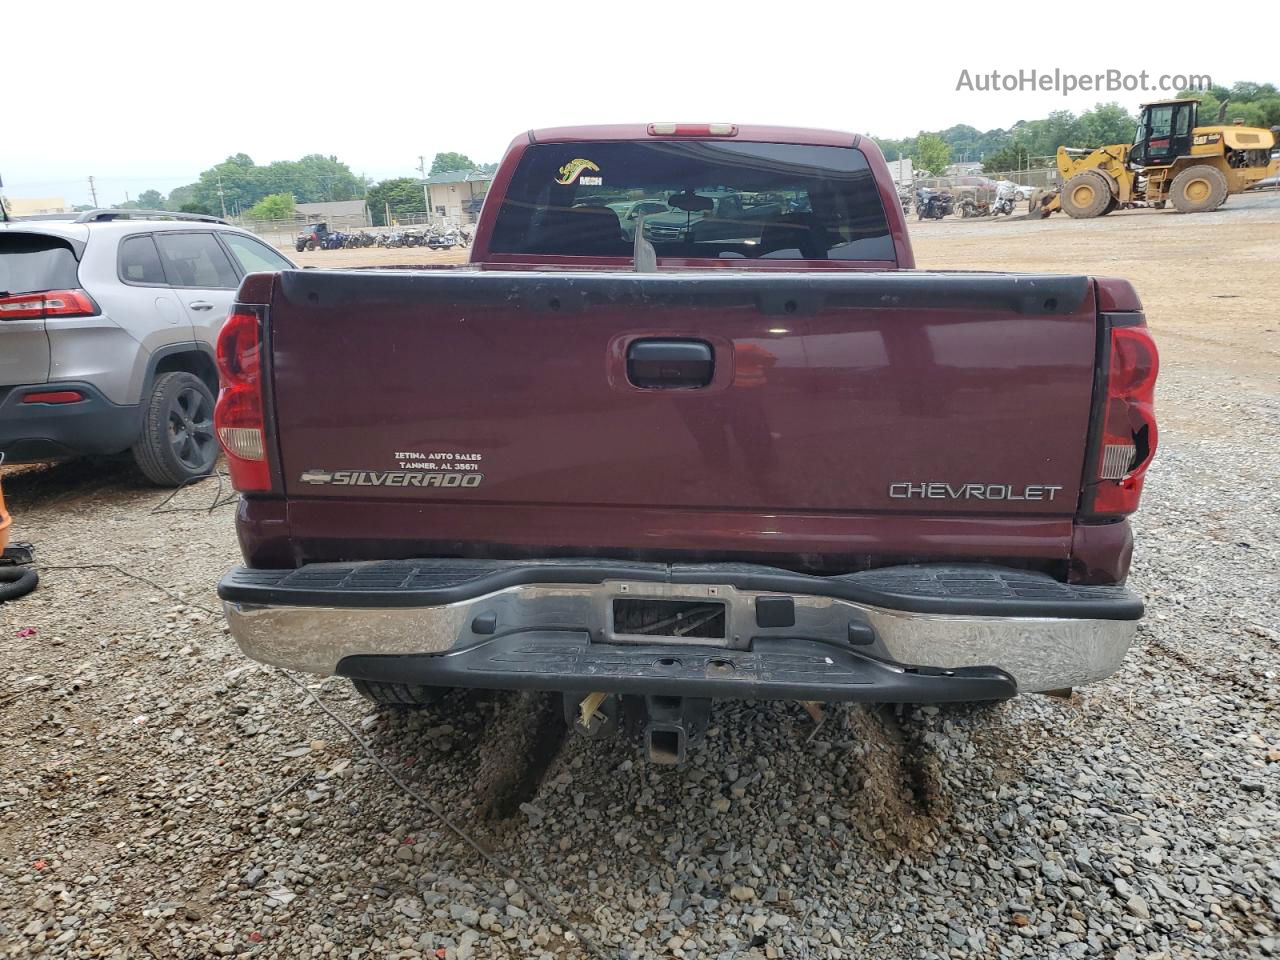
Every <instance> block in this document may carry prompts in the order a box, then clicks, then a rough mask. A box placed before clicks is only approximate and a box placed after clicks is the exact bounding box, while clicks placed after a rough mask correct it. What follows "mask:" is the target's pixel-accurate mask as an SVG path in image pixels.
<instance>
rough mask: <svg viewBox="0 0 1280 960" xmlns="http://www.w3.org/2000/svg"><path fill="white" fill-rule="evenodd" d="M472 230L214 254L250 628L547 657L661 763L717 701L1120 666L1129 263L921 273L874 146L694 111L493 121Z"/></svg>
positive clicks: (370, 679)
mask: <svg viewBox="0 0 1280 960" xmlns="http://www.w3.org/2000/svg"><path fill="white" fill-rule="evenodd" d="M642 200H643V201H646V202H645V203H644V205H643V206H641V205H640V204H639V201H642ZM646 209H647V210H649V211H651V212H650V213H649V214H648V215H644V214H640V215H639V216H637V215H636V211H637V210H646ZM624 221H625V222H624ZM650 221H652V222H650ZM471 259H472V262H471V264H469V265H461V266H456V267H451V268H442V269H418V270H411V269H403V270H400V269H397V270H363V271H310V270H309V271H284V272H281V273H275V274H255V275H252V276H250V277H248V278H246V279H245V281H244V283H243V285H242V286H241V289H240V293H239V297H238V299H239V305H238V306H237V307H236V308H235V310H234V311H233V315H232V316H231V318H230V320H229V321H228V323H227V325H226V328H225V329H224V331H223V333H222V337H221V342H220V344H219V348H218V358H219V364H220V368H221V374H222V392H221V395H220V398H219V401H218V406H217V415H216V422H217V428H218V434H219V436H220V438H221V441H222V443H223V445H224V448H225V450H226V454H227V459H228V462H229V464H230V470H231V474H232V478H233V480H234V482H235V485H236V487H237V488H238V489H239V490H240V491H241V493H242V494H243V499H242V501H241V503H240V507H239V514H238V518H237V525H238V531H239V536H240V543H241V547H242V550H243V554H244V560H245V565H244V566H242V567H237V568H235V569H233V570H232V571H231V572H229V573H228V574H227V575H226V577H225V578H224V579H223V580H222V582H221V584H220V586H219V594H220V596H221V597H222V599H223V601H224V603H225V609H226V614H227V617H228V619H229V621H230V624H231V629H232V632H233V633H234V635H235V637H236V639H237V640H238V642H239V643H240V645H241V647H242V648H243V650H244V651H245V653H247V654H248V655H249V656H250V657H253V658H254V659H257V660H260V661H262V662H265V663H270V664H276V665H279V666H282V667H288V668H292V669H297V670H304V671H310V672H312V673H316V674H321V675H333V674H338V675H342V676H346V677H349V678H351V679H352V680H353V681H354V682H355V684H356V686H357V687H358V688H359V689H360V691H361V692H362V693H363V694H365V695H366V696H368V697H370V698H372V699H374V700H377V701H380V702H384V703H405V704H416V703H421V702H425V701H426V700H427V699H429V698H430V697H431V696H432V695H433V693H434V692H435V691H438V690H440V689H442V688H449V687H477V688H488V689H533V690H545V691H555V692H559V693H562V694H564V696H565V702H566V715H567V717H568V718H569V719H570V721H571V722H572V723H573V725H574V726H575V727H576V728H577V729H579V730H581V731H583V732H587V733H591V734H597V735H598V734H602V733H605V732H608V731H610V730H612V729H614V728H615V727H616V726H618V725H619V724H622V725H624V726H626V727H628V728H631V729H638V730H639V731H641V732H642V734H643V736H644V738H645V742H646V744H647V746H648V749H649V753H650V756H651V757H652V758H654V759H656V760H666V761H672V760H678V759H679V758H680V757H682V756H683V755H684V752H685V749H686V747H687V745H688V743H689V742H690V741H691V740H692V739H693V738H696V737H697V736H698V735H699V734H700V732H701V731H702V729H703V728H704V726H705V724H706V717H707V713H708V707H709V704H710V702H711V700H712V699H714V698H723V697H738V698H756V699H793V698H794V699H802V700H819V701H888V702H916V703H920V702H944V701H977V700H994V699H1001V698H1006V697H1010V696H1012V695H1014V694H1015V693H1017V692H1019V691H1050V690H1057V689H1062V688H1068V687H1072V686H1075V685H1078V684H1083V683H1087V682H1089V681H1091V680H1096V679H1099V678H1101V677H1105V676H1107V675H1108V674H1110V673H1112V672H1113V671H1114V670H1115V669H1116V668H1117V666H1118V665H1119V663H1120V661H1121V659H1122V657H1123V655H1124V653H1125V650H1126V648H1127V647H1128V645H1129V643H1130V640H1131V638H1132V636H1133V633H1134V630H1135V626H1136V621H1137V620H1138V619H1139V618H1140V617H1141V615H1142V603H1141V600H1140V599H1139V598H1138V597H1137V596H1135V595H1134V594H1133V593H1132V592H1130V591H1129V590H1127V589H1126V588H1125V587H1124V586H1123V583H1124V580H1125V576H1126V573H1127V571H1128V566H1129V558H1130V553H1131V550H1132V537H1131V534H1130V528H1129V524H1128V521H1127V519H1126V518H1127V517H1128V515H1129V514H1131V513H1132V512H1133V511H1134V510H1135V509H1136V508H1137V506H1138V499H1139V496H1140V494H1141V491H1142V482H1143V475H1144V473H1145V471H1146V469H1147V467H1148V465H1149V464H1150V462H1151V458H1152V456H1153V454H1154V453H1155V448H1156V424H1155V419H1154V415H1153V410H1152V394H1153V388H1154V382H1155V377H1156V369H1157V355H1156V350H1155V346H1154V344H1153V342H1152V339H1151V337H1150V335H1149V334H1148V332H1147V328H1146V324H1145V320H1144V318H1143V315H1142V312H1141V307H1140V305H1139V302H1138V299H1137V297H1136V295H1135V294H1134V291H1133V290H1132V288H1131V287H1130V285H1129V284H1128V283H1127V282H1125V281H1123V280H1116V279H1109V278H1101V277H1087V276H1071V275H1063V276H1056V275H1016V274H1006V273H958V272H924V271H917V270H915V269H914V260H913V258H912V253H911V248H910V245H909V243H908V239H907V232H906V226H905V224H904V222H903V217H902V209H901V207H900V206H899V204H898V202H897V195H896V191H895V189H894V185H893V182H892V180H891V179H890V176H889V173H888V170H887V169H886V167H885V163H884V160H883V157H882V156H881V154H880V151H879V150H878V149H877V147H876V146H875V144H874V143H872V142H871V141H869V140H867V139H865V138H863V137H859V136H856V135H853V134H844V133H832V132H823V131H816V130H791V129H780V128H772V127H749V126H733V125H728V124H709V125H706V124H704V125H689V126H686V125H675V124H652V125H649V126H647V127H646V126H643V125H640V126H608V127H584V128H572V129H556V130H537V131H533V132H530V133H528V134H523V135H521V136H520V137H518V138H517V139H516V140H515V141H514V142H513V143H512V145H511V147H510V149H509V150H508V152H507V155H506V157H505V159H504V160H503V162H502V165H501V166H500V168H499V169H498V172H497V175H496V177H495V179H494V182H493V188H492V190H491V191H490V192H489V195H488V198H487V199H486V201H485V204H484V209H483V213H482V215H481V217H480V222H479V224H478V225H477V229H476V234H475V243H474V246H473V249H472V257H471Z"/></svg>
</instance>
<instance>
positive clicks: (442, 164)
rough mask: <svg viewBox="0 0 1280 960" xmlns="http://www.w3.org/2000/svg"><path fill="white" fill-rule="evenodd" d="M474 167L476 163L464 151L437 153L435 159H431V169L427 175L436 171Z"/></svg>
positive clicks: (432, 175)
mask: <svg viewBox="0 0 1280 960" xmlns="http://www.w3.org/2000/svg"><path fill="white" fill-rule="evenodd" d="M474 169H476V164H475V163H474V162H473V161H472V159H471V158H470V157H468V156H467V155H466V154H465V153H437V154H436V155H435V159H433V160H432V161H431V169H430V170H429V171H428V172H427V176H429V177H434V176H435V175H436V174H437V173H452V172H453V171H455V170H462V171H467V170H474Z"/></svg>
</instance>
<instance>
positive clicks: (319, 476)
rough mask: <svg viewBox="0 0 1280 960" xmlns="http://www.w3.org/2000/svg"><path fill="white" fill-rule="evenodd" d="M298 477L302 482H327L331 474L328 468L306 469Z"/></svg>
mask: <svg viewBox="0 0 1280 960" xmlns="http://www.w3.org/2000/svg"><path fill="white" fill-rule="evenodd" d="M298 479H299V480H301V481H302V482H303V483H329V482H331V481H332V480H333V474H332V473H330V472H329V471H328V470H308V471H307V472H306V473H304V474H303V475H302V476H300V477H299V478H298Z"/></svg>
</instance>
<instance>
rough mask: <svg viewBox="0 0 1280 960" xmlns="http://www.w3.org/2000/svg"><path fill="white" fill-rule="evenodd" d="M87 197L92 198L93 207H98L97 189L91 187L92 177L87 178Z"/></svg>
mask: <svg viewBox="0 0 1280 960" xmlns="http://www.w3.org/2000/svg"><path fill="white" fill-rule="evenodd" d="M89 196H91V197H93V205H94V207H97V206H98V189H97V188H96V187H95V186H94V185H93V177H90V178H89Z"/></svg>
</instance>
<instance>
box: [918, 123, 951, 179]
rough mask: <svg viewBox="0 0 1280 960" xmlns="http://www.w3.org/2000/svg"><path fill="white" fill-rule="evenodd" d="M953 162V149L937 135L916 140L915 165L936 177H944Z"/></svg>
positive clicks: (933, 134)
mask: <svg viewBox="0 0 1280 960" xmlns="http://www.w3.org/2000/svg"><path fill="white" fill-rule="evenodd" d="M950 160H951V147H950V146H948V144H947V142H946V141H945V140H943V139H942V138H941V137H940V136H938V135H937V134H936V133H922V134H920V136H919V137H917V138H916V155H915V165H916V166H918V167H919V168H920V169H921V170H924V171H925V172H926V173H928V174H930V175H931V176H934V177H940V176H942V174H943V172H944V171H945V170H946V168H947V163H948V162H949V161H950Z"/></svg>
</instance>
